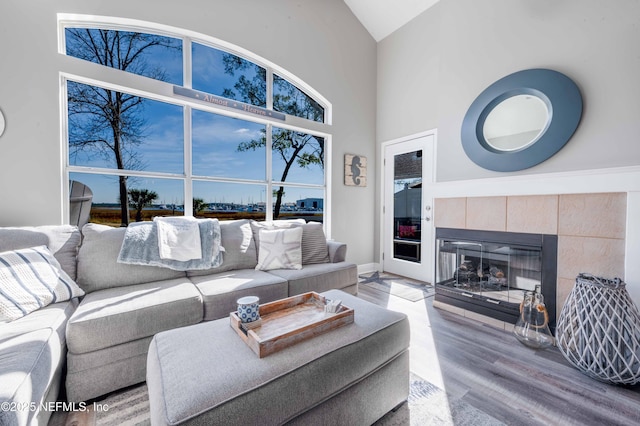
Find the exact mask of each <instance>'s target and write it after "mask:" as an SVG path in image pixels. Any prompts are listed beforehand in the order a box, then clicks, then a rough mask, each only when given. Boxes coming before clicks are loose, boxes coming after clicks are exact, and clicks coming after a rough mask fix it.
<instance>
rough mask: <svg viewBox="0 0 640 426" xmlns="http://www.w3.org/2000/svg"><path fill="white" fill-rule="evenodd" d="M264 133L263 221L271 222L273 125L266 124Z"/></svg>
mask: <svg viewBox="0 0 640 426" xmlns="http://www.w3.org/2000/svg"><path fill="white" fill-rule="evenodd" d="M268 102H269V97H267V103H268ZM265 131H266V133H267V134H266V135H265V141H266V143H265V145H266V146H265V155H266V156H267V158H266V159H265V161H266V165H267V170H266V171H267V176H266V179H267V193H266V194H265V197H264V198H265V202H266V203H265V219H266V220H273V172H272V170H271V169H272V167H273V161H272V158H271V157H272V156H271V145H272V142H273V125H271V124H267V127H266V129H265Z"/></svg>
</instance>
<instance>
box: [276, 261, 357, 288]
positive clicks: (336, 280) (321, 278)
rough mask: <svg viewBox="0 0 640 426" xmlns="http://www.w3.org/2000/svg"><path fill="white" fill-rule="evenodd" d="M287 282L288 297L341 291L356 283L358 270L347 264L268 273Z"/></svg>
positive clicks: (279, 270) (311, 266) (353, 265)
mask: <svg viewBox="0 0 640 426" xmlns="http://www.w3.org/2000/svg"><path fill="white" fill-rule="evenodd" d="M269 273H270V274H273V275H276V276H278V277H281V278H282V279H285V280H287V281H288V282H289V296H295V295H296V294H302V293H307V292H309V291H315V292H322V291H327V290H331V289H343V288H347V287H350V286H352V285H354V284H357V282H358V268H357V266H356V265H355V264H353V263H349V262H339V263H323V264H315V265H304V266H303V267H302V269H299V270H295V269H276V270H273V271H269Z"/></svg>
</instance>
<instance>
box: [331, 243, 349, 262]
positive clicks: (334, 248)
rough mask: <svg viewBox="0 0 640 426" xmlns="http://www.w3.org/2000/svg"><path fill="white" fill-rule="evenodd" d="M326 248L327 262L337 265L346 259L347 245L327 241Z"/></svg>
mask: <svg viewBox="0 0 640 426" xmlns="http://www.w3.org/2000/svg"><path fill="white" fill-rule="evenodd" d="M327 248H328V249H329V262H331V263H338V262H344V261H345V260H346V258H347V245H346V244H345V243H341V242H339V241H331V240H329V241H327Z"/></svg>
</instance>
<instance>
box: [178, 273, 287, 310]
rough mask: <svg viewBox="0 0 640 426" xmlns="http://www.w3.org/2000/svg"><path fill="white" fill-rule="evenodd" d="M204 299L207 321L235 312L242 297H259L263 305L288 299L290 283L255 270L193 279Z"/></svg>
mask: <svg viewBox="0 0 640 426" xmlns="http://www.w3.org/2000/svg"><path fill="white" fill-rule="evenodd" d="M190 279H191V281H193V283H194V284H195V285H196V287H197V288H198V290H200V293H202V297H203V299H204V320H205V321H210V320H214V319H218V318H223V317H228V316H229V312H232V311H235V310H236V300H238V299H239V298H241V297H243V296H258V297H259V298H260V303H266V302H271V301H274V300H278V299H283V298H285V297H287V296H288V285H287V281H286V280H284V279H282V278H280V277H277V276H275V275H272V274H270V273H267V272H262V271H256V270H253V269H240V270H237V271H228V272H221V273H218V274H213V275H207V276H198V277H190Z"/></svg>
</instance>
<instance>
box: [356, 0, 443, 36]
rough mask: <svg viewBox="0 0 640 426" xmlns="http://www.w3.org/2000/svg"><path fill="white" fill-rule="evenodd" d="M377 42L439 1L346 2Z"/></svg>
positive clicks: (359, 0) (372, 0)
mask: <svg viewBox="0 0 640 426" xmlns="http://www.w3.org/2000/svg"><path fill="white" fill-rule="evenodd" d="M344 2H345V3H346V4H347V6H349V9H351V11H352V12H353V14H354V15H356V17H357V18H358V20H360V22H361V23H362V25H364V27H365V28H366V29H367V30H368V31H369V33H370V34H371V36H373V38H374V39H375V40H376V41H380V40H382V39H383V38H385V37H386V36H388V35H389V34H391V33H392V32H394V31H395V30H397V29H398V28H400V27H401V26H403V25H404V24H406V23H407V22H409V21H410V20H412V19H413V18H415V17H416V16H418V15H419V14H421V13H422V12H424V11H425V10H427V9H428V8H430V7H431V6H433V5H434V4H436V3H437V2H438V0H344Z"/></svg>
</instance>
